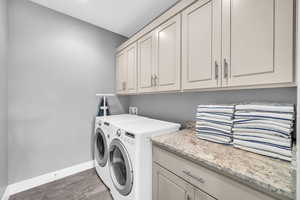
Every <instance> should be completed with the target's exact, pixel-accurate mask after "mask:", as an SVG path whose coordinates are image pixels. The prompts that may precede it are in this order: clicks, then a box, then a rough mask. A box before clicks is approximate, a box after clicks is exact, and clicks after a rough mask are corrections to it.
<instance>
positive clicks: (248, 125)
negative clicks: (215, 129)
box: [234, 123, 293, 134]
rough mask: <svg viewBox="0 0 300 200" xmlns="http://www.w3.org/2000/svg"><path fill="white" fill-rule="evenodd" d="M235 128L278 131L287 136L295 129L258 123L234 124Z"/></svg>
mask: <svg viewBox="0 0 300 200" xmlns="http://www.w3.org/2000/svg"><path fill="white" fill-rule="evenodd" d="M234 127H235V128H261V129H268V130H277V131H279V132H283V133H286V134H290V133H291V132H292V131H293V129H292V128H285V127H281V126H277V125H269V124H264V123H257V124H234Z"/></svg>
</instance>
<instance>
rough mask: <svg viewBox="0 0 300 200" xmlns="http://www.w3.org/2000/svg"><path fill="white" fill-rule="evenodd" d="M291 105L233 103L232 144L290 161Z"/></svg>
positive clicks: (292, 117)
mask: <svg viewBox="0 0 300 200" xmlns="http://www.w3.org/2000/svg"><path fill="white" fill-rule="evenodd" d="M294 117H295V113H294V106H293V105H272V104H269V105H262V104H244V105H236V106H235V114H234V125H233V129H232V130H233V145H234V147H238V148H240V149H244V150H247V151H251V152H254V153H258V154H262V155H266V156H270V157H274V158H279V159H282V160H287V161H291V158H292V150H291V143H292V139H291V138H292V137H291V133H292V132H293V124H294Z"/></svg>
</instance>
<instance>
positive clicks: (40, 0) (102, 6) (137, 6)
mask: <svg viewBox="0 0 300 200" xmlns="http://www.w3.org/2000/svg"><path fill="white" fill-rule="evenodd" d="M30 1H32V2H34V3H37V4H40V5H42V6H45V7H48V8H50V9H53V10H56V11H58V12H61V13H64V14H67V15H70V16H72V17H75V18H78V19H81V20H83V21H86V22H88V23H91V24H94V25H96V26H99V27H102V28H105V29H107V30H110V31H112V32H115V33H118V34H121V35H124V36H127V37H129V36H131V35H132V34H134V33H135V32H137V31H138V30H140V29H141V28H142V27H143V26H145V25H146V24H148V23H149V22H150V21H151V20H152V19H154V18H155V17H157V16H158V15H159V14H161V13H162V12H163V11H165V10H166V9H168V8H169V7H171V6H172V5H173V4H175V3H176V2H177V1H178V0H30Z"/></svg>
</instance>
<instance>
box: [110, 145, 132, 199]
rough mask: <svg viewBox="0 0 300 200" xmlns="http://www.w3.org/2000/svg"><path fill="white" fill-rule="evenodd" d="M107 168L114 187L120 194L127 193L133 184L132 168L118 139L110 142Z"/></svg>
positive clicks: (127, 155)
mask: <svg viewBox="0 0 300 200" xmlns="http://www.w3.org/2000/svg"><path fill="white" fill-rule="evenodd" d="M109 169H110V175H111V178H112V182H113V183H114V186H115V188H116V189H117V190H118V191H119V193H120V194H122V195H124V196H126V195H128V194H129V193H130V192H131V190H132V185H133V169H132V165H131V161H130V157H129V154H128V152H127V150H126V148H125V146H124V145H123V144H122V142H121V141H120V140H119V139H114V140H113V141H112V142H111V144H110V147H109Z"/></svg>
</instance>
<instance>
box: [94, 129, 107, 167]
mask: <svg viewBox="0 0 300 200" xmlns="http://www.w3.org/2000/svg"><path fill="white" fill-rule="evenodd" d="M95 158H96V160H97V162H98V164H99V165H100V166H101V167H104V166H105V165H106V163H107V160H108V147H107V141H106V137H105V134H104V132H103V131H102V129H100V128H98V129H97V132H96V139H95Z"/></svg>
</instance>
